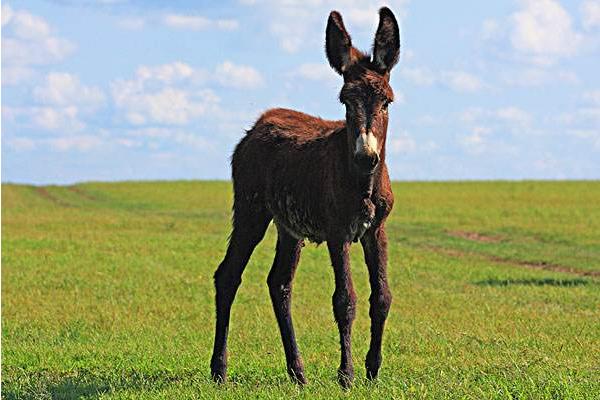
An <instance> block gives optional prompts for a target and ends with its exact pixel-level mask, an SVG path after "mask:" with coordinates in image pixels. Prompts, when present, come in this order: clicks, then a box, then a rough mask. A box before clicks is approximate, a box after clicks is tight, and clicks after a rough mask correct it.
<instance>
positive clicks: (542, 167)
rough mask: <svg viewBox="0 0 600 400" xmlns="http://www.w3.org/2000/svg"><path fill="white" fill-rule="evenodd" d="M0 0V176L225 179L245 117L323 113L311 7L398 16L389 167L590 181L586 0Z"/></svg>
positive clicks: (400, 171)
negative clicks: (285, 110) (274, 110)
mask: <svg viewBox="0 0 600 400" xmlns="http://www.w3.org/2000/svg"><path fill="white" fill-rule="evenodd" d="M216 3H217V2H209V1H177V0H175V1H169V2H165V1H136V0H87V1H75V0H60V1H59V0H56V1H29V0H21V1H3V3H2V181H4V182H28V183H72V182H78V181H88V180H131V179H228V178H229V157H230V155H231V152H232V150H233V147H234V146H235V144H236V143H237V141H238V140H239V139H240V138H241V137H242V135H243V134H244V130H245V129H248V128H250V127H251V126H252V124H253V122H254V121H255V120H256V118H257V117H258V116H259V115H260V113H261V112H262V111H264V110H266V109H268V108H270V107H276V106H282V107H289V108H294V109H298V110H302V111H304V112H307V113H310V114H315V115H319V116H321V117H323V118H330V119H341V118H343V115H344V109H343V107H342V105H341V104H340V103H339V102H338V101H337V95H338V92H339V89H340V88H341V78H340V77H339V76H337V75H336V74H335V73H334V72H333V71H332V70H331V69H330V67H329V66H328V65H327V61H326V59H325V55H324V50H323V47H324V30H325V23H326V20H327V16H328V13H329V11H331V10H332V9H337V10H339V11H340V12H341V13H342V16H343V17H344V20H345V23H346V27H347V28H348V30H349V31H350V33H351V35H352V37H353V42H354V44H355V46H357V47H358V48H362V49H368V48H370V46H371V43H372V40H373V34H374V31H375V28H376V24H377V9H378V8H379V7H380V6H382V5H384V4H386V5H388V6H389V7H390V8H391V9H392V10H393V11H394V12H395V14H396V16H397V17H398V19H399V20H400V23H401V31H402V40H401V41H402V54H401V60H400V63H399V64H398V66H396V68H395V69H394V70H393V71H392V86H393V87H394V90H395V93H396V98H397V100H396V102H394V104H392V105H391V107H390V128H389V132H388V141H389V142H388V143H389V144H388V148H389V150H388V152H389V154H388V157H387V162H388V166H389V169H390V172H391V175H392V178H393V179H398V180H442V179H598V178H600V74H599V73H598V65H599V64H600V0H580V1H566V0H562V1H556V0H505V1H494V2H473V1H461V0H457V1H452V2H440V1H431V0H419V1H416V0H396V1H391V2H388V3H379V2H372V1H327V0H303V1H295V0H286V1H274V0H265V1H260V0H255V1H253V0H240V1H232V2H226V1H225V2H219V4H218V5H216Z"/></svg>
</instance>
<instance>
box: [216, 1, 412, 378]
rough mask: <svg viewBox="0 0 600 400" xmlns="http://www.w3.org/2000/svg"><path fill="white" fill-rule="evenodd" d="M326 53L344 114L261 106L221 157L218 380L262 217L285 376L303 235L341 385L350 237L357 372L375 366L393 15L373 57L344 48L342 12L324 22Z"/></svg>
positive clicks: (290, 366)
mask: <svg viewBox="0 0 600 400" xmlns="http://www.w3.org/2000/svg"><path fill="white" fill-rule="evenodd" d="M326 52H327V59H328V60H329V63H330V64H331V66H332V67H333V68H334V69H335V70H336V71H337V72H338V73H339V74H341V75H342V76H343V77H344V86H343V87H342V90H341V92H340V96H339V97H340V101H341V102H342V103H343V104H344V105H345V106H346V120H345V121H325V120H322V119H320V118H317V117H313V116H310V115H306V114H303V113H300V112H297V111H292V110H285V109H273V110H269V111H267V112H265V113H264V114H263V115H262V116H261V117H260V118H259V120H258V121H257V122H256V124H255V125H254V127H253V128H252V129H251V130H250V131H248V133H247V135H246V136H245V137H244V138H243V139H242V140H241V141H240V143H239V144H238V145H237V147H236V149H235V152H234V153H233V157H232V161H231V165H232V176H233V187H234V205H233V231H232V233H231V237H230V241H229V247H228V248H227V253H226V255H225V258H224V260H223V261H222V262H221V264H220V265H219V268H218V269H217V271H216V273H215V286H216V291H217V295H216V303H217V322H216V332H215V344H214V351H213V355H212V360H211V373H212V377H213V379H214V380H215V381H218V382H222V381H224V380H225V379H226V368H227V333H228V329H229V317H230V311H231V304H232V302H233V299H234V297H235V294H236V292H237V289H238V287H239V285H240V283H241V277H242V273H243V271H244V268H245V267H246V264H247V262H248V259H249V258H250V255H251V254H252V251H253V250H254V248H255V246H256V245H257V244H258V243H259V242H260V241H261V240H262V238H263V236H264V234H265V231H266V229H267V226H268V224H269V222H270V221H271V220H273V221H274V222H275V225H276V226H277V233H278V239H277V248H276V254H275V260H274V261H273V266H272V268H271V272H270V273H269V277H268V280H267V281H268V285H269V292H270V294H271V300H272V303H273V309H274V310H275V315H276V317H277V323H278V324H279V329H280V330H281V339H282V341H283V348H284V350H285V357H286V361H287V370H288V373H289V374H290V376H291V377H292V379H293V380H294V381H296V382H298V383H302V384H303V383H306V378H305V376H304V366H303V364H302V360H301V358H300V353H299V351H298V346H297V345H296V338H295V335H294V327H293V325H292V316H291V301H292V281H293V279H294V273H295V271H296V266H297V265H298V261H299V259H300V251H301V249H302V247H303V246H304V239H305V238H306V239H308V240H310V241H313V242H316V243H320V242H323V241H326V242H327V248H328V249H329V255H330V257H331V263H332V265H333V270H334V273H335V292H334V293H333V313H334V316H335V320H336V322H337V325H338V329H339V332H340V344H341V365H340V367H339V370H338V378H339V381H340V384H341V385H342V386H344V387H347V386H349V385H350V384H351V383H352V380H353V379H354V367H353V365H352V354H351V348H350V335H351V329H352V322H353V320H354V316H355V304H356V295H355V293H354V288H353V287H352V278H351V275H350V259H349V254H348V252H349V249H350V244H351V243H352V242H357V241H358V240H360V242H361V244H362V247H363V250H364V256H365V261H366V264H367V267H368V269H369V280H370V284H371V296H370V298H369V301H370V311H369V315H370V317H371V344H370V348H369V351H368V353H367V358H366V363H365V365H366V368H367V377H368V378H369V379H374V378H375V377H377V373H378V372H379V367H380V366H381V338H382V334H383V328H384V324H385V320H386V317H387V314H388V311H389V308H390V303H391V301H392V296H391V294H390V290H389V288H388V282H387V273H386V267H387V239H386V235H385V228H384V222H385V220H386V217H387V216H388V214H389V213H390V211H391V209H392V205H393V195H392V190H391V186H390V180H389V176H388V171H387V167H386V164H385V142H386V134H387V126H388V110H387V109H388V104H390V103H391V102H392V100H393V92H392V89H391V87H390V85H389V80H390V70H391V69H392V67H393V66H394V64H396V62H397V61H398V58H399V55H400V34H399V29H398V23H397V21H396V18H395V17H394V14H393V13H392V11H390V9H388V8H385V7H384V8H382V9H381V10H380V11H379V26H378V28H377V33H376V34H375V41H374V43H373V55H372V57H371V56H370V55H368V54H365V53H362V52H360V51H358V50H357V49H355V48H354V47H353V46H352V41H351V39H350V35H349V34H348V32H346V29H345V27H344V23H343V21H342V17H341V15H340V14H339V13H338V12H336V11H332V12H331V14H330V15H329V19H328V21H327V31H326Z"/></svg>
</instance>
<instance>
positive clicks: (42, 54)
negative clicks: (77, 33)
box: [2, 4, 75, 84]
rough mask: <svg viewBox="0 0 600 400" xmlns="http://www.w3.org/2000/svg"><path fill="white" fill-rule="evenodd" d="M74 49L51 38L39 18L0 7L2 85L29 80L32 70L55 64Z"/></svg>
mask: <svg viewBox="0 0 600 400" xmlns="http://www.w3.org/2000/svg"><path fill="white" fill-rule="evenodd" d="M74 49H75V46H74V45H73V44H72V43H71V42H69V41H68V40H65V39H62V38H60V37H57V36H54V34H53V32H52V28H51V27H50V25H49V24H48V23H47V22H46V21H45V20H44V19H43V18H41V17H38V16H35V15H33V14H30V13H29V12H27V11H24V10H13V9H12V8H11V7H10V6H9V5H7V4H3V5H2V69H5V68H6V69H8V72H7V73H6V74H5V73H4V72H3V76H6V78H7V80H6V81H4V79H3V81H2V83H3V84H18V83H20V82H22V81H24V80H26V79H29V78H30V77H31V74H32V73H33V72H34V71H33V70H32V69H31V67H32V66H36V65H48V64H52V63H56V62H59V61H61V60H63V59H64V58H65V57H66V56H67V55H68V54H70V53H71V52H72V51H73V50H74Z"/></svg>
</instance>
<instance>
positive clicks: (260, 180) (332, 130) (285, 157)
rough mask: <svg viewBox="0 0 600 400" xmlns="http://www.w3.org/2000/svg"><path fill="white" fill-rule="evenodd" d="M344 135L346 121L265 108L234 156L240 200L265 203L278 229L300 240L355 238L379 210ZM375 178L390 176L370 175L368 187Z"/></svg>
mask: <svg viewBox="0 0 600 400" xmlns="http://www.w3.org/2000/svg"><path fill="white" fill-rule="evenodd" d="M346 137H347V132H346V123H345V121H326V120H323V119H321V118H317V117H313V116H310V115H307V114H303V113H300V112H297V111H293V110H286V109H273V110H269V111H267V112H266V113H264V114H263V115H262V116H261V117H260V118H259V120H258V121H257V123H256V124H255V126H254V127H253V128H252V129H251V130H250V131H249V132H248V134H247V136H246V137H245V138H244V139H242V141H241V142H240V143H239V145H238V146H237V148H236V150H235V152H234V154H233V157H232V166H233V182H234V191H235V193H236V201H237V199H241V198H243V199H247V200H246V201H249V202H251V203H255V205H254V207H259V208H260V207H264V208H265V209H266V211H268V214H270V216H272V218H273V220H274V221H275V224H276V225H277V228H278V229H285V230H286V231H287V233H289V234H290V235H291V236H293V237H294V238H296V239H303V238H307V239H309V240H310V241H313V242H316V243H321V242H323V241H326V240H328V238H332V237H336V238H341V239H344V240H347V241H357V240H358V239H360V238H361V237H362V235H363V234H364V232H365V231H366V229H367V228H369V227H370V226H371V225H372V223H373V222H374V217H375V214H374V207H373V201H372V199H371V198H370V196H365V194H366V193H362V192H361V191H360V190H357V187H358V186H357V185H358V184H359V180H358V179H357V177H355V176H353V175H352V172H351V170H350V168H351V166H350V165H349V163H348V159H349V156H348V154H347V146H346ZM374 178H379V179H384V180H387V175H385V177H384V178H382V177H381V176H378V177H367V178H365V179H364V181H365V186H366V185H367V183H368V181H369V180H374ZM378 186H380V185H378ZM384 186H387V187H388V188H389V184H387V185H385V184H384ZM238 194H239V196H240V197H238ZM380 200H382V199H380ZM241 201H244V200H241ZM384 202H385V201H384ZM378 203H381V201H379V202H378Z"/></svg>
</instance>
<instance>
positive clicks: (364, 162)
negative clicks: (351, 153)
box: [354, 154, 379, 172]
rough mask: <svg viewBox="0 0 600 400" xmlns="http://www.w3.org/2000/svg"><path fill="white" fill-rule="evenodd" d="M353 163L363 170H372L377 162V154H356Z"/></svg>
mask: <svg viewBox="0 0 600 400" xmlns="http://www.w3.org/2000/svg"><path fill="white" fill-rule="evenodd" d="M354 163H355V164H356V166H357V167H358V169H360V170H361V171H363V172H372V171H373V170H374V169H375V167H376V166H377V164H379V155H378V154H357V155H356V156H355V157H354Z"/></svg>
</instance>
